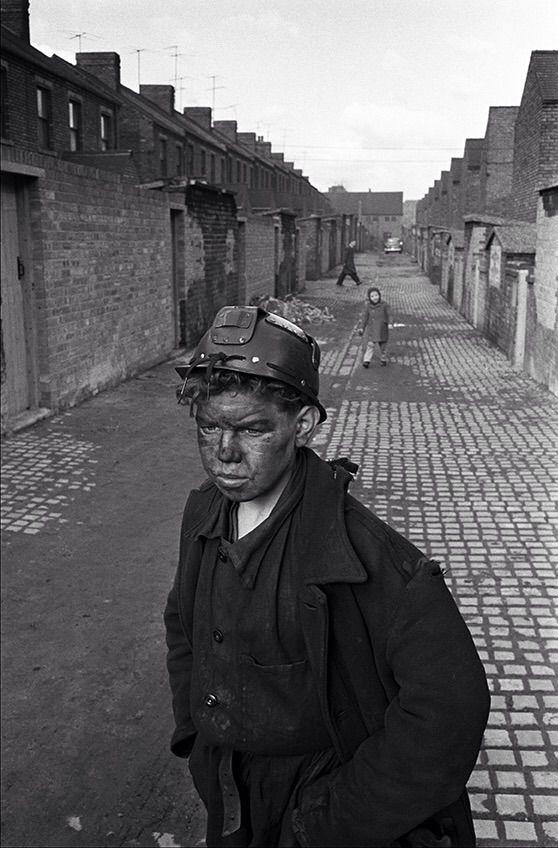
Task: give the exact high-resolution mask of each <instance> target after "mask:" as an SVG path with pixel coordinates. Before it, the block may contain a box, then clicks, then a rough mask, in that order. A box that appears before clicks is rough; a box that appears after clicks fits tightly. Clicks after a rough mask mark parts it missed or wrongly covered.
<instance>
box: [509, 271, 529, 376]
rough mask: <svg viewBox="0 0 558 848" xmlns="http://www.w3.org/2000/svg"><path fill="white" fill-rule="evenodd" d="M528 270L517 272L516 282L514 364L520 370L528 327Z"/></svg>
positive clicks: (523, 358)
mask: <svg viewBox="0 0 558 848" xmlns="http://www.w3.org/2000/svg"><path fill="white" fill-rule="evenodd" d="M528 274H529V272H528V271H527V270H521V271H518V272H517V278H516V282H515V301H516V311H515V342H514V349H513V365H514V367H515V368H517V370H518V371H522V370H523V364H524V361H525V331H526V327H527V276H528Z"/></svg>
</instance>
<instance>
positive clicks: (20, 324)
mask: <svg viewBox="0 0 558 848" xmlns="http://www.w3.org/2000/svg"><path fill="white" fill-rule="evenodd" d="M1 196H2V275H1V277H2V289H1V291H2V371H3V374H2V378H3V379H2V416H3V417H4V416H5V417H6V418H12V417H13V416H15V415H17V414H19V413H20V412H24V411H25V410H26V409H28V408H29V407H30V406H31V405H32V404H33V396H32V395H33V392H32V387H31V384H30V383H31V381H30V370H31V365H32V363H30V361H29V340H28V339H27V338H26V307H27V304H26V302H25V295H26V281H25V262H24V258H23V257H22V256H21V252H20V245H21V241H22V240H21V239H20V225H19V210H18V189H17V185H16V182H15V178H14V177H11V176H9V175H8V176H6V178H5V179H3V181H2V190H1Z"/></svg>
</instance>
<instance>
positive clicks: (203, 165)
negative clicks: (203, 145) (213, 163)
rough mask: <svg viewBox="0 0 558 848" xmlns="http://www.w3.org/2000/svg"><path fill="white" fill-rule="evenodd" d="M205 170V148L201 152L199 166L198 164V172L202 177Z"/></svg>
mask: <svg viewBox="0 0 558 848" xmlns="http://www.w3.org/2000/svg"><path fill="white" fill-rule="evenodd" d="M206 171H207V155H206V152H205V150H202V152H201V166H200V174H201V176H202V177H205V174H206Z"/></svg>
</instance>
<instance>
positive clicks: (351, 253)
mask: <svg viewBox="0 0 558 848" xmlns="http://www.w3.org/2000/svg"><path fill="white" fill-rule="evenodd" d="M343 268H346V269H347V271H353V273H354V272H356V267H355V249H354V247H349V246H347V247H346V248H345V254H344V256H343Z"/></svg>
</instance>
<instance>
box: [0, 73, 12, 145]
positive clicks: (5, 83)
mask: <svg viewBox="0 0 558 848" xmlns="http://www.w3.org/2000/svg"><path fill="white" fill-rule="evenodd" d="M1 73H2V76H1V80H2V102H1V112H0V116H1V119H2V138H9V137H10V136H9V128H8V72H7V71H6V68H2V69H1Z"/></svg>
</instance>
